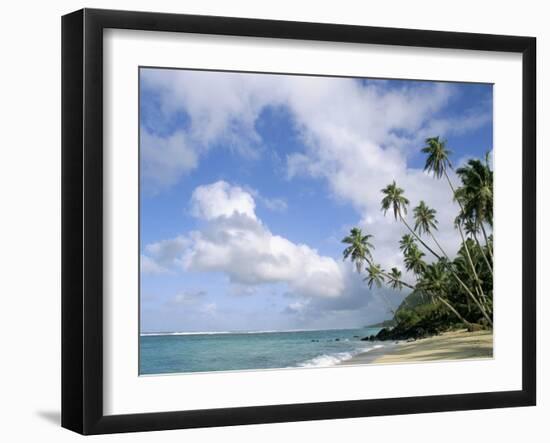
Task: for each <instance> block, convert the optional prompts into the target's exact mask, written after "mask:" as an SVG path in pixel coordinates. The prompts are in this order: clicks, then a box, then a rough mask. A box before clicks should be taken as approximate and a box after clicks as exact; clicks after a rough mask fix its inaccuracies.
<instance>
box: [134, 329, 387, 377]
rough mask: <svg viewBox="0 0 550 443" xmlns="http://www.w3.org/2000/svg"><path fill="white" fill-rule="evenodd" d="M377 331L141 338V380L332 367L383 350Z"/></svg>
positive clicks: (145, 335) (172, 334) (165, 334)
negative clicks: (372, 338) (376, 339)
mask: <svg viewBox="0 0 550 443" xmlns="http://www.w3.org/2000/svg"><path fill="white" fill-rule="evenodd" d="M380 329H381V328H357V329H316V330H311V329H293V330H285V331H274V330H265V331H261V330H260V331H189V332H185V331H182V332H179V331H174V332H143V333H141V334H140V340H139V346H140V359H139V373H140V375H155V374H156V375H160V374H173V373H189V372H214V371H235V370H258V369H282V368H313V367H330V366H335V365H337V364H338V363H340V362H343V361H346V360H349V359H351V358H353V357H354V356H356V355H358V354H360V353H364V352H368V351H370V350H371V349H376V348H380V347H383V346H384V344H382V343H376V342H369V341H361V338H363V337H366V336H370V335H375V334H376V333H377V332H378V331H379V330H380Z"/></svg>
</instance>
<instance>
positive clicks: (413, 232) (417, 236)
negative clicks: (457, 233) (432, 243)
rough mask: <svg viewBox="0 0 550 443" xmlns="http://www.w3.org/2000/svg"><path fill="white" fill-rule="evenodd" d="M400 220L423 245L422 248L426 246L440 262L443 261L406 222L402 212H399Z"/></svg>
mask: <svg viewBox="0 0 550 443" xmlns="http://www.w3.org/2000/svg"><path fill="white" fill-rule="evenodd" d="M399 219H400V220H401V222H403V224H404V225H405V226H406V227H407V229H408V230H409V231H410V232H411V234H412V235H414V237H415V238H416V239H417V240H418V241H419V242H420V243H422V246H424V247H425V248H426V249H427V250H428V251H430V252H431V253H432V254H433V255H434V256H435V257H436V258H437V259H438V260H440V259H441V256H440V255H438V254H437V253H436V252H435V251H434V250H433V249H432V248H430V247H429V246H428V245H427V244H426V242H425V241H424V240H422V239H421V238H420V236H419V235H418V234H417V233H416V232H415V231H414V229H412V228H411V227H410V226H409V224H408V223H407V222H406V220H405V219H404V218H403V216H402V215H401V211H399Z"/></svg>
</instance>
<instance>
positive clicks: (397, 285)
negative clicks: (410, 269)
mask: <svg viewBox="0 0 550 443" xmlns="http://www.w3.org/2000/svg"><path fill="white" fill-rule="evenodd" d="M401 277H402V273H401V271H400V270H399V269H397V268H391V271H390V272H389V273H388V284H389V285H390V287H391V288H392V289H399V290H401V289H402V288H403V285H404V282H403V281H402V280H401Z"/></svg>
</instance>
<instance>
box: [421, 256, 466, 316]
mask: <svg viewBox="0 0 550 443" xmlns="http://www.w3.org/2000/svg"><path fill="white" fill-rule="evenodd" d="M445 261H446V260H445V259H443V260H440V261H438V262H436V263H432V264H429V265H428V266H427V267H426V270H425V271H424V273H423V274H422V277H421V278H420V280H419V281H418V284H417V288H418V289H420V290H423V291H426V292H427V293H428V294H431V295H432V296H434V298H435V299H437V300H439V301H440V302H441V303H443V304H444V305H445V306H446V307H447V308H448V309H449V310H450V311H451V312H453V313H454V314H455V315H456V316H457V318H458V319H459V320H460V321H461V322H463V323H465V324H467V325H469V324H470V322H469V321H468V320H466V319H465V318H464V317H463V316H462V315H460V313H459V312H458V311H457V310H456V309H455V307H454V306H453V305H452V304H451V303H450V302H449V301H448V300H446V299H445V298H444V297H443V296H442V295H444V294H447V293H448V292H449V286H450V281H449V274H448V273H447V272H446V269H447V264H446V263H445Z"/></svg>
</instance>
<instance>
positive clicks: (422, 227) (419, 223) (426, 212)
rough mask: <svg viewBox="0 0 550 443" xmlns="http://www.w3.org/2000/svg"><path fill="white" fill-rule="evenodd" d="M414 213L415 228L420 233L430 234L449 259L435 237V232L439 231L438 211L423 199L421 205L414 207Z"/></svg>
mask: <svg viewBox="0 0 550 443" xmlns="http://www.w3.org/2000/svg"><path fill="white" fill-rule="evenodd" d="M413 213H414V230H415V231H418V234H419V235H422V234H428V235H429V236H430V237H431V238H432V240H433V241H434V243H435V244H436V245H437V247H438V248H439V250H440V251H441V253H442V254H443V255H444V256H445V257H446V258H447V259H448V258H449V256H448V255H447V253H446V252H445V251H444V250H443V248H442V247H441V245H440V244H439V242H438V241H437V239H436V238H435V235H434V232H433V231H437V224H438V221H437V219H436V218H435V215H436V214H437V211H436V210H435V209H432V208H430V207H429V206H428V205H427V204H426V203H424V201H423V200H421V201H420V203H419V205H418V206H417V207H416V208H414V209H413Z"/></svg>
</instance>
